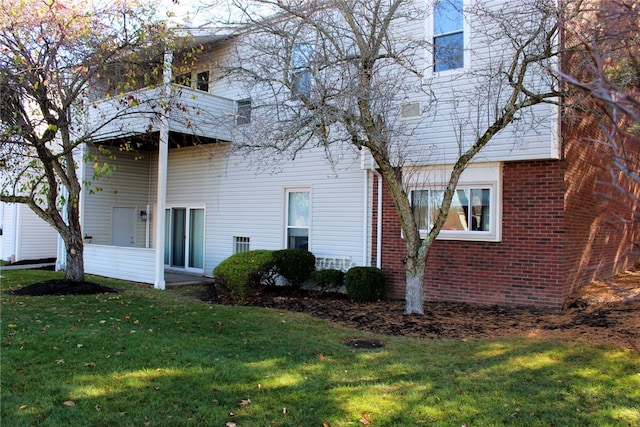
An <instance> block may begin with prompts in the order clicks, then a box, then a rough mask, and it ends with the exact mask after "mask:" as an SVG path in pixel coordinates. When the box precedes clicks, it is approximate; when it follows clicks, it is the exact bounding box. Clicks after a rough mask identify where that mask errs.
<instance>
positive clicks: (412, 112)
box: [400, 102, 420, 119]
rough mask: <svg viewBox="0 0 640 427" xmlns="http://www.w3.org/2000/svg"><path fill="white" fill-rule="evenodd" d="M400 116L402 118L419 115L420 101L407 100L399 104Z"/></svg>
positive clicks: (413, 117) (411, 117)
mask: <svg viewBox="0 0 640 427" xmlns="http://www.w3.org/2000/svg"><path fill="white" fill-rule="evenodd" d="M400 117H401V118H403V119H415V118H417V117H420V103H419V102H407V103H405V104H402V105H400Z"/></svg>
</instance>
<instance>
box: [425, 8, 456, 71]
mask: <svg viewBox="0 0 640 427" xmlns="http://www.w3.org/2000/svg"><path fill="white" fill-rule="evenodd" d="M462 1H463V0H438V1H436V3H435V4H434V6H433V71H446V70H453V69H455V68H462V67H463V66H464V16H463V8H462Z"/></svg>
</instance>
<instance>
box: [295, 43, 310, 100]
mask: <svg viewBox="0 0 640 427" xmlns="http://www.w3.org/2000/svg"><path fill="white" fill-rule="evenodd" d="M312 54H313V46H312V45H311V43H295V44H294V45H293V46H292V47H291V67H290V68H291V75H290V79H291V89H292V92H293V97H294V98H296V99H300V98H308V97H309V96H310V95H311V84H312V75H311V55H312Z"/></svg>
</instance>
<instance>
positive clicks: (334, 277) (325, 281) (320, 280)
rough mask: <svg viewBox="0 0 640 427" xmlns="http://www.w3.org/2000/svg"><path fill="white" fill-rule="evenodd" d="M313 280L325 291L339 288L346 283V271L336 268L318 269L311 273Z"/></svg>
mask: <svg viewBox="0 0 640 427" xmlns="http://www.w3.org/2000/svg"><path fill="white" fill-rule="evenodd" d="M311 280H312V281H313V283H314V284H315V285H316V286H318V287H319V288H320V289H322V290H323V291H324V290H328V289H337V288H339V287H340V286H342V285H344V272H343V271H342V270H336V269H334V268H327V269H326V270H316V271H314V272H312V273H311Z"/></svg>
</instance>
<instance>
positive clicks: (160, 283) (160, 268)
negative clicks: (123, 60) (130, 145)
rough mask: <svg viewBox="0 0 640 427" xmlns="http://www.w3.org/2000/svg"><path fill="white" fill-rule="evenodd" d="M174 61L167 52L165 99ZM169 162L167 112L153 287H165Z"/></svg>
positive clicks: (160, 148) (160, 152) (162, 117)
mask: <svg viewBox="0 0 640 427" xmlns="http://www.w3.org/2000/svg"><path fill="white" fill-rule="evenodd" d="M172 62H173V52H171V51H169V52H165V54H164V63H163V70H162V81H163V84H164V93H163V97H164V98H165V101H166V100H168V99H169V96H170V95H171V93H170V91H171V64H172ZM168 163H169V118H168V117H167V114H166V113H163V114H161V115H160V136H159V141H158V189H157V198H158V199H157V200H158V203H157V206H158V209H157V212H156V213H155V215H154V218H155V222H154V228H155V237H156V238H155V247H156V261H155V264H156V265H155V270H156V277H155V281H154V284H153V287H154V288H156V289H164V288H165V285H166V283H165V281H164V245H165V242H164V239H165V233H164V221H165V205H166V203H167V165H168Z"/></svg>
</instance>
